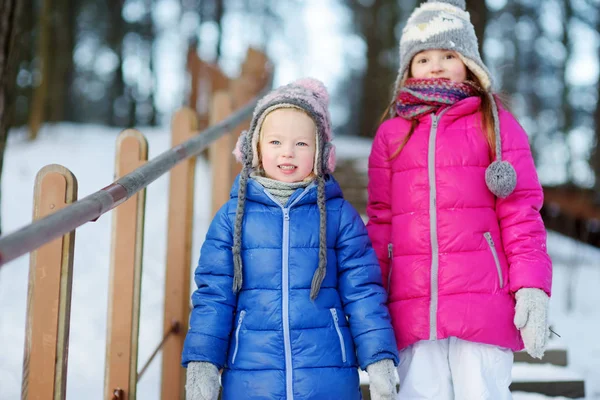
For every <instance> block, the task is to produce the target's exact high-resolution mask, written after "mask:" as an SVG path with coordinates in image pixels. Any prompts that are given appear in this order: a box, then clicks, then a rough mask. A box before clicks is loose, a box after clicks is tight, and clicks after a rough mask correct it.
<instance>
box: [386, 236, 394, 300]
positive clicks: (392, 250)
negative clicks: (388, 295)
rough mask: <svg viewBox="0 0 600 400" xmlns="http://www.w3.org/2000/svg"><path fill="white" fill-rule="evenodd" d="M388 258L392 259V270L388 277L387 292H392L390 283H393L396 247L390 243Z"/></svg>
mask: <svg viewBox="0 0 600 400" xmlns="http://www.w3.org/2000/svg"><path fill="white" fill-rule="evenodd" d="M388 258H389V259H390V270H389V271H388V276H387V290H388V292H390V291H391V290H390V283H391V282H392V270H393V269H394V268H393V264H394V245H393V244H392V243H388Z"/></svg>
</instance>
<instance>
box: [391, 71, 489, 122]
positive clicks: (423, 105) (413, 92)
mask: <svg viewBox="0 0 600 400" xmlns="http://www.w3.org/2000/svg"><path fill="white" fill-rule="evenodd" d="M477 93H478V91H477V88H476V86H475V83H473V82H470V81H466V82H453V81H451V80H448V79H414V78H410V79H408V80H407V81H406V82H405V84H404V85H403V86H402V88H401V89H400V92H399V93H398V99H397V100H396V111H397V113H398V116H400V117H402V118H404V119H415V118H418V117H419V116H421V115H423V114H428V113H430V112H435V111H437V110H438V109H439V108H441V107H444V106H448V105H452V104H454V103H456V102H457V101H460V100H462V99H466V98H467V97H471V96H476V95H477Z"/></svg>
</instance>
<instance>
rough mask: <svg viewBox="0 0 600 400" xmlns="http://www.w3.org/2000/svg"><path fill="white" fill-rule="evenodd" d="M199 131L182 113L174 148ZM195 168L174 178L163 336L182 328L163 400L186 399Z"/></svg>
mask: <svg viewBox="0 0 600 400" xmlns="http://www.w3.org/2000/svg"><path fill="white" fill-rule="evenodd" d="M197 129H198V119H197V118H196V113H195V112H194V111H193V110H191V109H189V108H187V109H182V110H180V111H178V112H177V113H176V114H175V116H174V117H173V121H172V123H171V132H172V145H173V146H177V145H178V144H181V143H183V142H185V141H186V140H188V139H189V138H191V137H192V135H194V134H196V133H197ZM195 166H196V159H195V158H193V157H192V158H191V159H189V160H186V161H183V162H182V163H180V164H179V165H176V166H175V167H173V169H172V170H171V174H170V182H169V222H168V232H167V235H168V236H167V271H166V276H165V311H164V321H163V325H164V328H163V333H164V334H166V333H167V332H169V331H171V330H172V326H173V323H174V322H178V323H179V327H180V328H179V330H178V331H177V332H175V334H174V335H171V336H170V337H169V338H168V339H167V340H166V341H165V345H164V347H163V353H162V387H161V399H163V400H183V399H184V398H185V390H184V387H185V369H184V368H183V367H182V366H181V352H182V350H183V342H184V339H185V335H186V334H187V331H188V320H189V314H190V267H191V255H192V253H191V252H192V221H193V217H194V207H193V203H194V169H195Z"/></svg>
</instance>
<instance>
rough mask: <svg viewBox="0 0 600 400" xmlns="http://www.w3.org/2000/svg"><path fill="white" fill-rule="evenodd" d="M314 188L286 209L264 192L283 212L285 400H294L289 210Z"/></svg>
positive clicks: (282, 299) (282, 278) (306, 189)
mask: <svg viewBox="0 0 600 400" xmlns="http://www.w3.org/2000/svg"><path fill="white" fill-rule="evenodd" d="M312 186H314V183H313V184H311V185H309V186H307V187H306V188H305V189H304V192H302V193H301V194H300V195H299V196H298V197H297V198H296V200H294V202H293V203H292V204H290V205H289V206H287V207H284V206H282V205H281V204H280V203H279V202H278V201H277V200H276V199H275V198H274V197H273V195H272V194H271V193H269V191H268V190H267V189H265V190H264V193H265V194H266V195H267V197H269V198H270V199H271V200H273V202H274V203H275V204H277V205H278V206H279V207H280V208H281V210H282V211H283V243H282V244H281V248H282V257H281V258H282V260H281V286H282V289H283V295H282V298H281V312H282V322H283V347H284V352H285V357H284V358H285V394H286V399H287V400H294V388H293V383H292V378H293V373H292V344H291V339H290V314H289V313H290V310H289V302H290V299H289V297H290V288H289V285H290V283H289V276H288V274H289V265H288V264H289V259H288V257H289V247H290V208H291V207H293V206H294V205H295V204H296V203H297V202H299V201H300V199H301V198H303V197H304V195H305V194H307V193H308V190H309V189H310V188H311V187H312Z"/></svg>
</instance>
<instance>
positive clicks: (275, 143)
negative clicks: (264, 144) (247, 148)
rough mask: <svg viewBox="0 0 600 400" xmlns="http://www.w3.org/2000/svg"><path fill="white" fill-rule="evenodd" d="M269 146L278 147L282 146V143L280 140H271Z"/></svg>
mask: <svg viewBox="0 0 600 400" xmlns="http://www.w3.org/2000/svg"><path fill="white" fill-rule="evenodd" d="M269 144H273V145H275V146H277V145H280V144H281V142H280V141H279V140H271V141H270V142H269Z"/></svg>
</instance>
